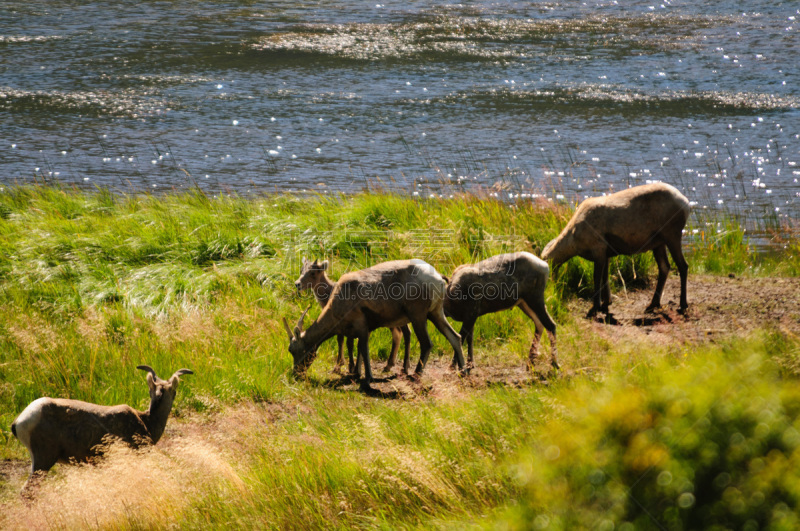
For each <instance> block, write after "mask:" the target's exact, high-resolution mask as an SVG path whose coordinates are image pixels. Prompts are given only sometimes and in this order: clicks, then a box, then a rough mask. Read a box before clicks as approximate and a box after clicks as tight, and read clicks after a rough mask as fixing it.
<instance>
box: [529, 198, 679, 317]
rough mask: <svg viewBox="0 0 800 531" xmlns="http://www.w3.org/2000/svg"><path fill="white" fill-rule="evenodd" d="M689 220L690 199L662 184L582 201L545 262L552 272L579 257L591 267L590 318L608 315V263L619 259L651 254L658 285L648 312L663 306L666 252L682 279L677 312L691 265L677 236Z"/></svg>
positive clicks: (548, 248) (547, 249) (548, 250)
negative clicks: (602, 314)
mask: <svg viewBox="0 0 800 531" xmlns="http://www.w3.org/2000/svg"><path fill="white" fill-rule="evenodd" d="M688 218H689V200H688V199H686V197H684V196H683V194H681V193H680V192H679V191H678V190H676V189H675V188H674V187H672V186H670V185H668V184H664V183H653V184H646V185H643V186H636V187H634V188H629V189H627V190H623V191H621V192H617V193H615V194H611V195H608V196H605V197H593V198H589V199H586V200H585V201H584V202H582V203H581V204H580V205H579V206H578V209H577V210H576V211H575V215H573V216H572V219H570V220H569V223H567V226H566V227H565V228H564V230H563V231H561V234H559V235H558V237H557V238H556V239H554V240H552V241H551V242H550V243H548V244H547V246H545V248H544V251H543V252H542V258H543V259H544V260H552V261H553V271H554V272H555V271H557V270H558V267H559V266H560V265H561V264H562V263H564V262H566V261H567V260H569V259H570V258H572V257H573V256H580V257H581V258H585V259H586V260H591V261H593V262H594V296H593V304H592V309H591V311H590V312H589V316H592V315H594V314H596V313H597V312H598V311H603V312H608V305H609V304H611V291H610V289H609V286H608V259H609V258H611V257H613V256H617V255H620V254H627V255H631V254H638V253H643V252H645V251H650V250H652V251H653V256H654V257H655V259H656V263H657V264H658V281H657V283H656V292H655V293H654V294H653V300H652V302H651V303H650V305H649V306H648V307H647V310H646V311H648V312H650V311H653V310H655V309H656V308H660V307H661V292H662V291H663V289H664V283H665V282H666V281H667V275H668V274H669V259H668V258H667V249H669V253H670V254H671V255H672V259H673V260H674V261H675V265H676V266H677V267H678V272H680V275H681V303H680V311H681V312H683V311H685V310H686V308H687V307H688V306H689V304H688V302H687V301H686V277H687V275H688V272H689V265H688V264H687V263H686V259H684V257H683V252H682V251H681V236H682V233H683V227H684V226H685V225H686V220H687V219H688Z"/></svg>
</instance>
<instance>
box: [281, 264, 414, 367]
mask: <svg viewBox="0 0 800 531" xmlns="http://www.w3.org/2000/svg"><path fill="white" fill-rule="evenodd" d="M327 269H328V261H327V260H324V261H323V262H322V263H319V261H318V260H314V261H313V262H312V261H310V260H306V259H305V258H303V265H302V267H301V268H300V277H299V278H298V279H297V280H296V281H295V283H294V285H295V286H296V287H297V291H298V292H302V291H305V290H309V289H310V290H312V292H313V293H314V298H316V299H317V302H318V303H319V305H320V307H321V308H324V307H325V306H326V305H327V304H328V301H329V300H330V297H331V293H332V292H333V288H335V287H336V283H335V282H334V281H332V280H331V279H330V278H328V274H327V273H326V271H327ZM391 331H392V352H391V354H390V355H389V361H388V362H387V363H386V367H385V368H384V369H383V370H384V371H386V372H388V371H390V370H392V368H394V365H395V363H396V362H397V351H398V350H400V337H401V336H402V337H403V339H404V340H405V349H404V350H405V351H404V356H405V357H404V359H403V372H405V373H408V369H409V363H410V361H409V348H410V346H411V330H409V329H408V325H403V326H400V327H395V328H391ZM353 340H354V338H352V337H348V338H347V356H348V358H349V365H348V369H349V372H350V373H351V374H352V373H353V372H354V371H358V372H361V371H360V367H361V359H360V358H359V363H358V368H356V366H355V365H354V363H353ZM336 341H337V343H338V344H339V356H338V357H337V358H336V365H334V367H333V371H334V372H339V368H340V367H341V366H342V365H344V352H343V350H344V349H343V347H344V336H343V335H342V334H338V335H337V336H336Z"/></svg>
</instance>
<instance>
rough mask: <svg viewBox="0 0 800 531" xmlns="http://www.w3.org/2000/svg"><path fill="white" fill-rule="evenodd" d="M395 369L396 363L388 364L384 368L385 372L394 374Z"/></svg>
mask: <svg viewBox="0 0 800 531" xmlns="http://www.w3.org/2000/svg"><path fill="white" fill-rule="evenodd" d="M392 369H394V363H387V364H386V367H384V368H383V372H392Z"/></svg>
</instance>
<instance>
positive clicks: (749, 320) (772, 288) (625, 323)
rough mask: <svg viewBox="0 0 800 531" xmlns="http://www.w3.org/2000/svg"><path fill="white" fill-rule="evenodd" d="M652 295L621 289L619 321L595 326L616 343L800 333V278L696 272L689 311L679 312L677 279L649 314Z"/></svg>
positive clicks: (615, 310) (615, 306)
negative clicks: (760, 330) (767, 332)
mask: <svg viewBox="0 0 800 531" xmlns="http://www.w3.org/2000/svg"><path fill="white" fill-rule="evenodd" d="M652 296H653V292H652V288H650V289H643V290H636V291H628V292H625V291H623V292H618V293H617V294H616V295H615V296H613V297H612V304H611V314H612V316H613V318H614V319H615V320H616V321H617V324H616V325H611V326H609V325H607V324H605V323H597V325H595V326H593V330H594V331H595V332H597V333H599V334H601V335H603V336H604V337H606V338H608V339H611V340H612V341H613V340H615V339H622V338H627V339H629V338H630V337H631V336H634V337H637V338H639V339H646V340H651V341H655V342H659V343H663V342H680V343H685V342H703V341H714V340H716V339H718V338H722V337H725V336H729V335H746V334H747V333H748V332H751V331H753V330H755V329H757V328H764V327H768V328H775V329H777V330H781V331H783V332H785V333H788V334H791V335H797V334H798V333H800V278H747V277H732V276H731V277H720V276H699V275H692V276H690V277H689V283H688V299H689V310H688V311H687V312H686V315H681V314H679V313H678V302H679V296H680V281H679V279H678V278H677V277H675V276H670V277H669V278H668V280H667V285H666V288H665V290H664V296H663V297H662V309H661V310H659V311H658V312H656V313H650V314H646V313H645V308H646V307H647V305H648V304H649V303H650V298H651V297H652ZM590 307H591V303H589V302H588V301H581V300H577V301H574V302H573V303H572V304H571V305H570V309H571V310H572V311H574V312H575V313H576V314H581V312H582V313H584V314H585V313H586V312H587V311H588V309H589V308H590Z"/></svg>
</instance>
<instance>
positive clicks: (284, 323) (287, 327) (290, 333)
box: [283, 317, 294, 341]
mask: <svg viewBox="0 0 800 531" xmlns="http://www.w3.org/2000/svg"><path fill="white" fill-rule="evenodd" d="M283 327H284V328H285V329H286V333H287V334H289V341H291V340H293V339H294V336H293V335H292V329H291V328H289V323H287V322H286V317H284V318H283Z"/></svg>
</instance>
